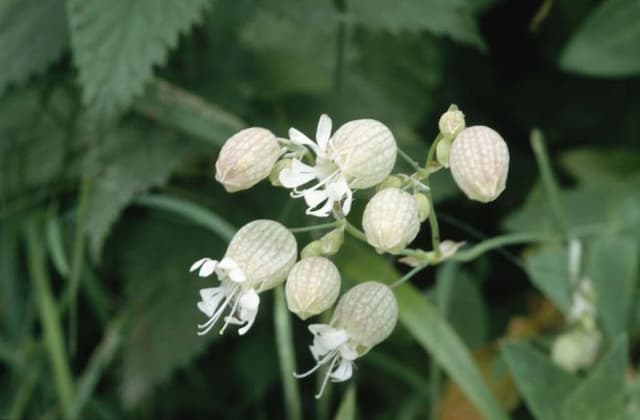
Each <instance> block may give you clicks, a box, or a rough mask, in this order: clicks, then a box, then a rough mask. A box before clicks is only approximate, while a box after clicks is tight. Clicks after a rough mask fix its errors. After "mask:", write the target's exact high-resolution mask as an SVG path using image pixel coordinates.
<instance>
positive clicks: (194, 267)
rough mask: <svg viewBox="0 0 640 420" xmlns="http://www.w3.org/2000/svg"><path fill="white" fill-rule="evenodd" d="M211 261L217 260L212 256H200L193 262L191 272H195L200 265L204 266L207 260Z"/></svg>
mask: <svg viewBox="0 0 640 420" xmlns="http://www.w3.org/2000/svg"><path fill="white" fill-rule="evenodd" d="M209 261H213V262H214V263H217V261H214V260H212V259H211V258H207V257H205V258H200V259H199V260H198V261H196V262H194V263H193V264H191V267H190V268H189V272H194V271H196V270H197V269H199V268H200V267H202V266H203V265H204V264H205V263H206V262H209Z"/></svg>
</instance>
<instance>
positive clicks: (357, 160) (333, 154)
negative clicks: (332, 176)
mask: <svg viewBox="0 0 640 420" xmlns="http://www.w3.org/2000/svg"><path fill="white" fill-rule="evenodd" d="M396 153H397V145H396V140H395V138H394V137H393V134H392V133H391V130H389V128H388V127H387V126H386V125H384V124H382V123H381V122H379V121H376V120H369V119H365V120H355V121H350V122H348V123H346V124H344V125H342V126H341V127H340V128H339V129H338V130H337V131H336V132H335V133H334V134H333V137H332V138H331V140H330V143H329V148H328V154H329V158H330V159H331V160H333V161H334V162H336V164H337V165H338V166H339V167H340V168H341V169H342V173H343V175H344V176H345V177H346V178H347V180H348V181H349V186H351V187H352V188H355V189H362V188H370V187H373V186H374V185H376V184H378V183H380V182H382V181H383V180H384V179H385V178H386V177H387V176H388V175H389V174H390V173H391V170H392V169H393V165H395V162H396Z"/></svg>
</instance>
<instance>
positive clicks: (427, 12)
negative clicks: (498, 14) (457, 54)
mask: <svg viewBox="0 0 640 420" xmlns="http://www.w3.org/2000/svg"><path fill="white" fill-rule="evenodd" d="M348 12H349V14H352V15H353V17H354V18H355V19H356V20H357V21H358V22H360V23H361V24H362V25H364V26H366V27H368V28H373V29H384V30H388V31H391V32H401V31H412V32H415V31H423V30H426V31H429V32H431V33H433V34H435V35H446V36H449V37H451V38H452V39H453V40H455V41H459V42H463V43H466V44H472V45H475V46H476V47H480V48H484V47H485V44H484V41H483V40H482V38H481V37H480V34H479V32H478V28H477V25H476V22H475V20H474V17H473V7H472V6H471V5H470V4H469V3H468V2H466V1H464V0H399V1H392V2H391V1H387V0H350V1H349V6H348Z"/></svg>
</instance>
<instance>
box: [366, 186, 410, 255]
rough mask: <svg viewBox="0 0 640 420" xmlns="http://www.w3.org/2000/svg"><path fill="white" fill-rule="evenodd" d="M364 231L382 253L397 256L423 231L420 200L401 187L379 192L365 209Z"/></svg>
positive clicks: (372, 244)
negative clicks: (421, 228) (396, 254)
mask: <svg viewBox="0 0 640 420" xmlns="http://www.w3.org/2000/svg"><path fill="white" fill-rule="evenodd" d="M362 228H363V229H364V233H365V235H366V236H367V242H369V244H370V245H371V246H373V247H375V248H376V250H377V251H378V252H380V253H382V252H389V253H391V254H394V253H397V252H398V251H400V250H402V249H404V248H405V247H406V246H407V244H408V243H409V242H411V241H412V240H413V239H414V238H415V237H416V235H417V234H418V231H419V230H420V219H419V216H418V205H417V203H416V200H415V199H414V198H413V197H412V196H411V194H409V193H407V192H405V191H402V190H401V189H399V188H387V189H385V190H382V191H379V192H377V193H376V194H375V195H374V196H373V197H372V198H371V200H369V202H368V203H367V206H366V207H365V209H364V213H363V215H362Z"/></svg>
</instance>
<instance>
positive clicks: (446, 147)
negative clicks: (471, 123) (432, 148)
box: [436, 137, 453, 168]
mask: <svg viewBox="0 0 640 420" xmlns="http://www.w3.org/2000/svg"><path fill="white" fill-rule="evenodd" d="M452 144H453V137H445V138H443V139H441V140H440V141H438V144H437V145H436V160H437V161H438V163H440V164H441V165H442V166H444V167H445V168H448V167H449V154H450V153H451V145H452Z"/></svg>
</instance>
